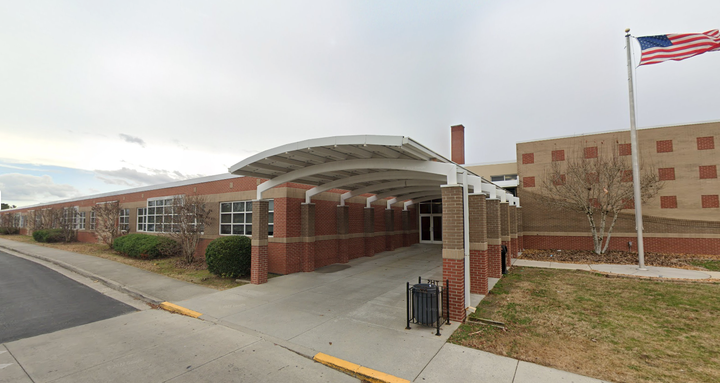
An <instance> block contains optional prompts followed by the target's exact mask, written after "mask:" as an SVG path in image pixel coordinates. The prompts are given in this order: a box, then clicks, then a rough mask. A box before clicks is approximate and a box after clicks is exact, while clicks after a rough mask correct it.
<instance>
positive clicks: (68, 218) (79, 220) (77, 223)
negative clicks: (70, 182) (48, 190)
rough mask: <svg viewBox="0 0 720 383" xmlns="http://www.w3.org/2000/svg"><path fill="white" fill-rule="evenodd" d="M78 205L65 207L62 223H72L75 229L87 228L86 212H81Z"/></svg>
mask: <svg viewBox="0 0 720 383" xmlns="http://www.w3.org/2000/svg"><path fill="white" fill-rule="evenodd" d="M78 209H79V208H78V207H77V206H75V207H66V208H63V214H62V223H63V224H68V225H71V227H72V229H73V230H85V212H82V213H81V212H79V211H78Z"/></svg>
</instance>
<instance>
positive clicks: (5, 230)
mask: <svg viewBox="0 0 720 383" xmlns="http://www.w3.org/2000/svg"><path fill="white" fill-rule="evenodd" d="M0 234H20V228H18V227H0Z"/></svg>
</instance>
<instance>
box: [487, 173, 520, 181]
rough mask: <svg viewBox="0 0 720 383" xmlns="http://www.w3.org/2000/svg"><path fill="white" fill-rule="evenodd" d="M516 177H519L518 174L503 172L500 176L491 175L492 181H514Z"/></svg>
mask: <svg viewBox="0 0 720 383" xmlns="http://www.w3.org/2000/svg"><path fill="white" fill-rule="evenodd" d="M516 179H517V174H502V175H499V176H490V181H492V182H498V181H514V180H516Z"/></svg>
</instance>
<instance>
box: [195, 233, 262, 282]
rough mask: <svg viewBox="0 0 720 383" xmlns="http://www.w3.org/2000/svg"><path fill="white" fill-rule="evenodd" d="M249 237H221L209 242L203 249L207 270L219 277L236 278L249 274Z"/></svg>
mask: <svg viewBox="0 0 720 383" xmlns="http://www.w3.org/2000/svg"><path fill="white" fill-rule="evenodd" d="M250 253H251V243H250V238H248V237H245V236H232V237H221V238H218V239H215V240H214V241H212V242H210V244H209V245H208V247H207V249H205V262H206V263H207V265H208V271H210V272H211V273H213V274H215V275H219V276H221V277H230V278H237V277H239V276H241V275H250V259H251V256H250Z"/></svg>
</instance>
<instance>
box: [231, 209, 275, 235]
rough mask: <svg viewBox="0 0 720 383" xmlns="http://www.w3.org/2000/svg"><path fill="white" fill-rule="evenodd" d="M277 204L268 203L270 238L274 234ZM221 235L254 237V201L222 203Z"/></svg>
mask: <svg viewBox="0 0 720 383" xmlns="http://www.w3.org/2000/svg"><path fill="white" fill-rule="evenodd" d="M274 213H275V202H274V201H273V200H270V201H269V203H268V236H272V235H273V232H274V226H275V224H274V221H275V217H274V215H275V214H274ZM220 234H221V235H252V201H234V202H221V203H220Z"/></svg>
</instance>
